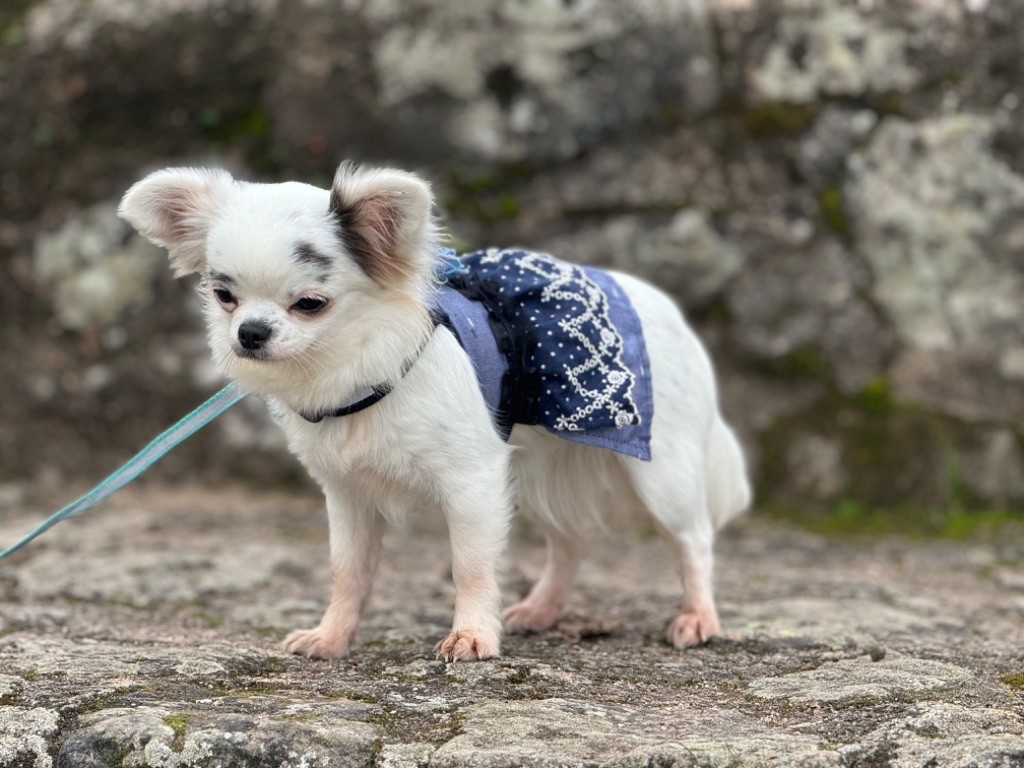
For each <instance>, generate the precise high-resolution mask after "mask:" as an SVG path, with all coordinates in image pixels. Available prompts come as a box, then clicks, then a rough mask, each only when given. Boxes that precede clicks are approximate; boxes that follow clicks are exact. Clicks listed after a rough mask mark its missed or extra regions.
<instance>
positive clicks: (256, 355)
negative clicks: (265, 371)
mask: <svg viewBox="0 0 1024 768" xmlns="http://www.w3.org/2000/svg"><path fill="white" fill-rule="evenodd" d="M233 349H234V352H235V355H236V356H238V357H240V358H242V359H243V360H257V361H261V362H270V361H272V360H274V357H273V355H271V354H270V353H269V352H267V350H265V349H245V348H244V347H233Z"/></svg>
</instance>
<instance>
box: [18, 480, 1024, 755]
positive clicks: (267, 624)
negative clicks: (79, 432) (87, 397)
mask: <svg viewBox="0 0 1024 768" xmlns="http://www.w3.org/2000/svg"><path fill="white" fill-rule="evenodd" d="M39 498H40V499H42V497H39ZM51 500H53V501H55V499H42V500H41V501H33V503H31V504H28V505H25V504H22V505H20V506H19V507H18V508H17V509H8V510H6V511H5V512H4V513H3V516H2V522H0V540H2V541H3V542H8V541H10V540H12V539H13V538H14V537H15V536H16V535H18V534H20V533H22V532H24V531H25V530H27V529H28V527H29V526H30V525H32V524H34V522H35V521H37V520H38V519H39V515H40V514H41V513H42V512H43V511H44V506H45V503H44V502H48V501H51ZM325 528H326V526H325V522H324V517H323V513H322V512H321V509H320V502H319V500H318V499H317V498H316V497H315V496H313V495H311V494H309V493H306V492H299V493H295V494H292V495H290V496H287V495H284V494H279V495H275V494H269V493H255V492H252V491H242V490H238V489H230V488H229V489H218V490H209V489H200V488H167V487H161V486H154V485H143V486H139V487H137V488H135V489H132V490H129V491H127V492H125V493H123V494H121V495H119V496H118V497H116V498H115V499H113V500H111V501H110V502H108V503H107V505H106V506H105V507H103V508H101V509H98V510H94V511H92V512H90V513H88V515H87V516H86V517H83V518H79V519H77V520H73V521H70V522H67V523H64V524H62V525H61V526H58V527H57V528H56V529H54V530H53V531H52V532H51V533H49V534H47V535H46V536H45V537H44V538H42V539H40V540H38V541H37V542H35V543H34V544H33V545H31V546H30V547H29V548H28V549H27V550H25V551H23V552H22V553H19V554H18V555H16V556H15V557H13V558H12V559H11V560H10V561H8V562H4V563H2V566H0V588H2V591H0V594H2V600H3V601H2V603H0V702H2V704H3V706H0V765H2V766H18V767H21V766H32V767H33V768H45V767H46V766H53V765H56V766H62V767H64V768H92V767H94V766H124V767H125V768H131V767H134V766H154V767H155V766H161V767H166V768H178V767H184V766H210V767H211V768H212V767H213V766H223V767H224V768H227V766H260V767H264V766H265V767H267V768H270V767H273V768H283V767H284V766H289V767H290V768H299V767H300V766H303V767H305V768H321V767H322V766H332V767H333V766H371V765H372V766H425V765H430V766H521V765H526V766H606V765H607V766H659V767H667V766H723V767H724V766H844V767H846V768H854V767H855V766H864V767H867V766H890V765H892V766H979V767H980V766H992V767H995V766H1006V767H1008V766H1024V573H1022V572H1021V568H1020V563H1021V561H1022V559H1024V537H1021V536H1016V535H1015V536H1003V537H1000V538H999V540H996V541H988V542H984V541H980V540H978V541H971V542H966V543H965V542H958V543H951V542H934V541H932V542H928V541H909V540H897V539H892V538H890V539H884V540H882V539H865V540H862V541H851V540H848V539H847V540H831V539H827V538H823V537H820V536H818V535H813V534H809V533H807V532H805V531H802V530H798V529H796V528H793V527H790V526H788V525H786V524H783V523H779V522H772V521H768V520H765V519H763V518H758V517H756V516H755V517H750V518H747V519H745V520H743V521H740V522H739V523H738V524H736V525H734V526H733V527H732V528H731V529H730V530H729V531H728V532H726V533H725V535H723V536H722V537H721V540H720V543H719V547H718V551H719V567H718V574H717V583H718V596H719V605H720V610H721V615H722V623H723V629H724V631H723V634H722V636H721V637H718V638H716V639H715V640H714V641H713V642H711V643H710V644H709V645H707V646H705V647H702V648H698V649H695V650H691V651H687V652H677V651H676V650H674V649H672V648H671V647H669V646H667V645H666V644H665V643H664V642H663V640H662V631H663V629H664V627H665V625H666V624H667V623H668V621H669V619H670V618H671V612H672V606H673V604H674V602H675V600H676V598H677V594H676V588H675V581H674V577H673V574H672V573H671V563H670V561H669V560H668V558H667V556H666V553H665V551H664V550H663V549H662V547H661V545H660V542H659V541H657V540H656V539H654V538H653V537H643V536H638V535H636V534H630V535H628V536H626V537H625V538H623V536H621V535H620V536H619V537H618V538H617V540H615V541H608V542H605V543H603V544H601V545H599V546H598V547H597V549H596V550H595V552H594V554H593V556H592V557H591V558H590V559H589V560H588V562H587V563H586V564H585V566H584V569H583V571H582V573H581V577H580V581H579V588H578V589H577V591H576V592H575V594H574V597H573V599H572V600H571V603H570V605H569V613H568V616H567V618H566V619H565V620H564V621H563V622H562V623H561V624H560V625H559V626H558V627H557V629H556V630H555V631H552V632H549V633H546V634H541V635H534V636H529V637H512V638H508V639H507V640H506V643H505V647H504V652H505V656H504V657H503V658H501V659H497V660H493V661H488V662H483V663H476V664H452V665H445V664H444V663H442V662H439V661H435V660H434V658H433V654H432V652H431V649H432V646H433V643H434V642H435V641H436V640H437V639H438V638H439V637H441V636H442V635H443V634H444V632H445V630H446V628H447V626H448V622H449V620H450V612H451V605H452V587H451V585H450V582H449V575H448V559H447V558H448V554H447V543H446V541H445V538H444V536H443V534H442V531H441V529H440V525H439V522H438V521H434V520H426V519H412V520H410V521H409V522H408V523H407V525H406V526H405V527H404V528H396V529H393V530H391V531H389V533H388V536H387V539H386V541H385V558H384V560H383V562H382V566H381V572H380V574H379V578H378V588H377V590H376V593H375V598H374V600H373V601H372V603H371V605H370V607H369V610H368V612H367V615H366V621H365V624H364V629H363V632H362V636H361V642H360V643H359V645H358V646H357V647H356V648H355V651H354V653H353V654H352V656H351V657H350V658H348V659H345V660H342V661H336V662H322V661H308V660H304V659H299V658H292V657H289V656H287V655H285V654H284V653H282V652H281V650H280V648H279V645H278V643H279V641H280V640H281V638H283V637H284V635H285V634H286V633H287V632H288V631H289V630H290V629H292V628H295V627H306V626H311V625H312V624H314V623H315V622H316V621H317V619H318V617H319V614H320V611H321V609H322V608H323V606H324V603H325V597H326V594H327V586H328V574H327V566H326V561H327V551H326V543H325ZM542 555H543V549H542V546H541V544H540V542H539V541H538V540H537V538H536V536H535V535H533V534H532V533H531V531H529V530H528V529H526V528H525V527H523V528H520V529H519V530H517V535H516V537H515V542H514V544H513V546H512V551H511V556H510V557H509V558H508V560H507V565H506V566H505V568H504V570H503V579H504V585H505V588H506V593H507V595H506V597H507V599H511V598H513V597H514V596H515V595H516V593H517V592H519V591H521V590H522V589H523V588H524V587H525V586H526V585H527V583H528V579H529V578H532V577H533V576H535V575H536V573H537V572H538V569H539V566H540V564H541V560H542Z"/></svg>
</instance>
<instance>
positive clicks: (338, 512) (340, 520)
mask: <svg viewBox="0 0 1024 768" xmlns="http://www.w3.org/2000/svg"><path fill="white" fill-rule="evenodd" d="M327 516H328V522H329V524H330V535H331V574H332V576H333V583H332V586H331V602H330V605H328V606H327V610H326V612H324V615H323V618H322V619H321V620H320V625H319V626H318V627H316V628H315V629H306V630H297V631H295V632H292V633H291V634H290V635H288V637H287V638H285V641H284V647H285V650H287V651H289V652H291V653H297V654H299V655H301V656H309V657H311V658H317V659H337V658H339V657H341V656H345V655H346V654H347V653H348V651H349V647H350V645H351V644H352V640H353V638H354V637H355V634H356V629H357V627H358V626H359V615H360V613H362V610H363V605H364V604H365V603H366V599H367V598H368V597H369V595H370V587H371V585H372V583H373V574H374V572H375V571H376V569H377V561H378V559H379V558H380V539H381V530H382V523H383V520H382V518H381V516H380V515H379V514H378V513H377V511H376V509H375V508H374V507H373V505H372V504H370V503H369V502H368V501H366V500H365V499H359V498H356V497H354V496H352V495H350V494H349V493H347V492H345V491H342V490H340V489H332V488H328V489H327Z"/></svg>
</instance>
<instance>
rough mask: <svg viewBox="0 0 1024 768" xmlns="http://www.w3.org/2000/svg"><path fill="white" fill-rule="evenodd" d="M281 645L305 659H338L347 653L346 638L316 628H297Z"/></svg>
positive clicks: (347, 643) (347, 644)
mask: <svg viewBox="0 0 1024 768" xmlns="http://www.w3.org/2000/svg"><path fill="white" fill-rule="evenodd" d="M281 646H282V647H283V648H284V649H285V650H286V651H287V652H288V653H294V654H295V655H297V656H305V657H306V658H307V659H340V658H341V657H342V656H347V655H348V646H349V642H348V639H347V638H344V637H339V636H337V635H336V634H332V633H329V632H326V631H325V630H323V629H321V628H320V627H317V628H316V629H297V630H295V631H294V632H292V633H291V634H289V635H288V637H286V638H285V639H284V642H282V643H281Z"/></svg>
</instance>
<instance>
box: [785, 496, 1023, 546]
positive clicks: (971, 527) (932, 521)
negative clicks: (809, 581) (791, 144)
mask: <svg viewBox="0 0 1024 768" xmlns="http://www.w3.org/2000/svg"><path fill="white" fill-rule="evenodd" d="M768 514H769V515H770V516H772V517H775V518H780V519H785V520H788V521H790V522H793V523H796V524H797V525H799V526H800V527H802V528H806V529H807V530H810V531H813V532H815V533H821V534H825V535H828V536H839V537H845V536H855V537H865V536H866V537H875V536H891V535H901V536H910V537H913V538H933V539H944V540H947V541H963V540H966V539H978V538H994V537H996V536H999V535H1000V534H1002V533H1005V532H1007V531H1011V530H1014V529H1018V530H1019V529H1021V528H1022V527H1024V516H1022V515H1020V514H1015V513H1014V512H1012V511H1009V510H1001V509H990V510H974V511H968V510H965V509H962V508H957V507H953V508H948V509H932V508H928V507H924V506H918V505H905V506H900V507H871V506H867V505H865V504H862V503H860V502H858V501H857V500H855V499H850V498H843V499H840V500H839V501H837V502H836V503H835V504H833V505H832V506H831V507H830V508H829V509H828V510H827V511H825V512H820V511H816V512H815V511H807V510H794V509H785V508H778V507H777V508H773V509H770V510H768Z"/></svg>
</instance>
